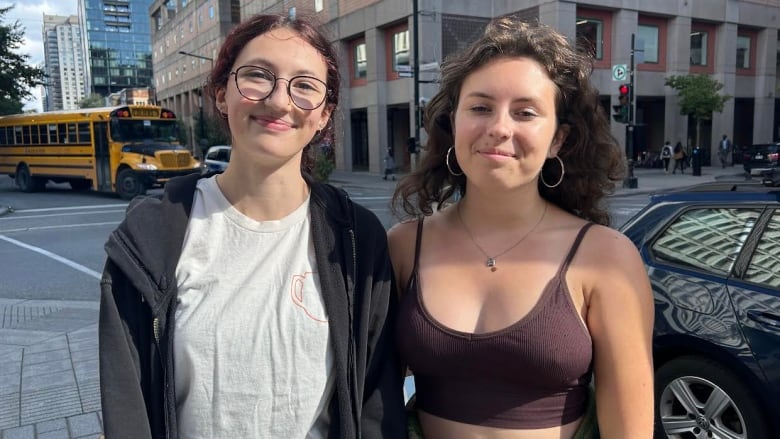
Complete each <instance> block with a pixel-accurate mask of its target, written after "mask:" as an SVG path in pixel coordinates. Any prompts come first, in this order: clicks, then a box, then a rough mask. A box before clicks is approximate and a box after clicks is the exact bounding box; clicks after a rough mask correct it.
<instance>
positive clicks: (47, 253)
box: [0, 235, 101, 279]
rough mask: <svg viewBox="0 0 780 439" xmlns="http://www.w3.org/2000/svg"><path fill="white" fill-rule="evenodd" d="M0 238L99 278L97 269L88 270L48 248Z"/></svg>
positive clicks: (5, 237) (1, 236)
mask: <svg viewBox="0 0 780 439" xmlns="http://www.w3.org/2000/svg"><path fill="white" fill-rule="evenodd" d="M0 239H2V240H3V241H6V242H10V243H11V244H14V245H18V246H19V247H22V248H26V249H27V250H32V251H34V252H36V253H40V254H42V255H44V256H48V257H50V258H52V259H54V260H55V261H57V262H61V263H63V264H65V265H67V266H68V267H71V268H74V269H76V270H78V271H80V272H82V273H84V274H87V275H90V276H92V277H94V278H95V279H100V278H101V275H100V273H98V272H97V271H94V270H90V269H89V268H87V267H85V266H83V265H81V264H79V263H76V262H73V261H71V260H70V259H66V258H63V257H62V256H60V255H57V254H54V253H52V252H50V251H48V250H44V249H42V248H40V247H35V246H32V245H29V244H25V243H23V242H21V241H17V240H15V239H13V238H9V237H7V236H3V235H0Z"/></svg>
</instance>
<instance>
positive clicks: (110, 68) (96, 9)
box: [78, 0, 152, 96]
mask: <svg viewBox="0 0 780 439" xmlns="http://www.w3.org/2000/svg"><path fill="white" fill-rule="evenodd" d="M150 4H151V0H132V1H131V0H98V1H87V0H79V6H78V7H79V22H80V23H81V26H82V34H83V35H84V36H85V38H84V53H85V55H86V65H87V66H88V68H87V69H86V70H87V75H86V84H85V89H86V91H87V93H88V94H99V95H101V96H109V95H110V94H112V93H114V92H118V91H120V90H122V89H125V88H134V87H141V88H143V87H149V86H151V85H152V46H151V34H150V30H149V5H150Z"/></svg>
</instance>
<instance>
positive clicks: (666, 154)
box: [661, 140, 672, 174]
mask: <svg viewBox="0 0 780 439" xmlns="http://www.w3.org/2000/svg"><path fill="white" fill-rule="evenodd" d="M661 160H663V163H664V172H665V173H667V174H668V173H669V162H670V161H671V160H672V144H671V143H670V142H669V141H668V140H667V141H666V142H665V143H664V146H663V147H661Z"/></svg>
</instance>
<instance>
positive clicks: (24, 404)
mask: <svg viewBox="0 0 780 439" xmlns="http://www.w3.org/2000/svg"><path fill="white" fill-rule="evenodd" d="M634 175H635V176H636V177H637V184H638V187H637V188H636V189H625V188H622V187H621V188H619V189H618V190H617V191H616V193H615V194H614V195H613V196H630V195H634V194H645V193H652V192H657V191H660V190H665V189H671V188H682V187H685V186H689V185H693V184H698V183H704V182H712V181H717V180H723V179H729V180H731V179H733V180H735V181H739V180H742V181H744V176H743V175H742V172H741V168H739V167H728V168H725V169H722V168H719V167H705V168H703V170H702V175H701V176H697V177H694V176H692V175H691V174H690V170H688V172H687V173H686V174H682V175H681V174H679V173H678V174H666V173H664V172H663V170H661V169H636V170H635V172H634ZM396 177H397V178H398V179H400V178H402V177H403V176H402V175H398V176H396ZM331 182H332V183H333V184H334V185H336V186H342V187H344V188H345V189H347V190H350V189H357V190H360V189H385V190H387V191H388V192H389V191H392V190H393V188H395V185H396V184H397V181H392V180H390V181H387V180H383V179H382V174H380V173H370V172H344V171H335V172H334V173H333V174H332V175H331ZM11 207H12V206H11ZM6 213H12V210H10V209H9V208H8V206H7V205H4V204H3V200H0V214H6ZM95 288H98V285H97V283H96V284H95ZM98 307H99V305H98V303H97V302H76V301H39V300H22V299H1V298H0V439H35V438H41V439H44V438H45V439H55V438H63V439H73V438H97V437H99V435H100V433H101V431H102V427H101V425H102V419H101V413H100V395H99V384H98V370H97V369H98V364H97V312H98Z"/></svg>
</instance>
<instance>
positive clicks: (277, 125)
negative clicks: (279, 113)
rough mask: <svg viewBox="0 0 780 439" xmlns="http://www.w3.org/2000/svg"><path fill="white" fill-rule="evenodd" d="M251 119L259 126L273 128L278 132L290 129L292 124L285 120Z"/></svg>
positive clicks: (257, 117)
mask: <svg viewBox="0 0 780 439" xmlns="http://www.w3.org/2000/svg"><path fill="white" fill-rule="evenodd" d="M252 119H254V120H255V121H257V122H259V123H260V124H261V125H263V126H266V127H268V128H274V129H278V130H287V129H290V128H292V126H293V124H292V123H290V122H287V121H286V120H282V119H277V118H275V117H269V116H252Z"/></svg>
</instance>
